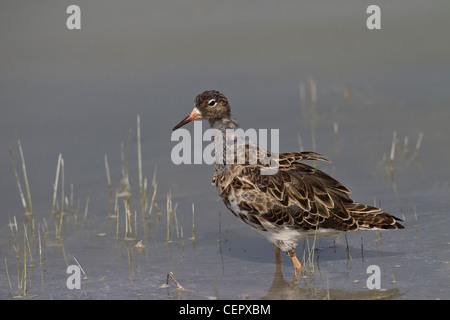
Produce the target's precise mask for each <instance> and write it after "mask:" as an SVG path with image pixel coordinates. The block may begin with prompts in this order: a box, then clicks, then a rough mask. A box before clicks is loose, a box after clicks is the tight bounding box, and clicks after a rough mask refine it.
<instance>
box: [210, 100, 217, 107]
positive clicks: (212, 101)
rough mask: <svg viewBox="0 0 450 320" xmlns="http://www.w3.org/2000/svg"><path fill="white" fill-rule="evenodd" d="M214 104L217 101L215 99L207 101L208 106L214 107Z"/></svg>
mask: <svg viewBox="0 0 450 320" xmlns="http://www.w3.org/2000/svg"><path fill="white" fill-rule="evenodd" d="M216 104H217V102H216V100H215V99H211V100H209V101H208V106H210V107H215V106H216Z"/></svg>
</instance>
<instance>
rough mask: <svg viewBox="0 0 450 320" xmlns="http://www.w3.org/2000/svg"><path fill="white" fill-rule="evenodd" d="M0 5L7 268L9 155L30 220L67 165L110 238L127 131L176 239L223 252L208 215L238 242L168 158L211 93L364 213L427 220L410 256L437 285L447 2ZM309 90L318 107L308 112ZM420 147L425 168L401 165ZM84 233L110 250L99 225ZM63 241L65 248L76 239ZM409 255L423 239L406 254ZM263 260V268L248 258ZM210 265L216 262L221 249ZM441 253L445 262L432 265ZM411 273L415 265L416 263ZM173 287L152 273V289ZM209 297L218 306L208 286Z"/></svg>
mask: <svg viewBox="0 0 450 320" xmlns="http://www.w3.org/2000/svg"><path fill="white" fill-rule="evenodd" d="M71 4H75V5H78V6H79V7H80V9H81V30H68V29H67V27H66V20H67V18H68V17H69V14H67V13H66V9H67V7H68V6H69V5H71ZM371 4H377V5H379V6H380V8H381V30H368V29H367V27H366V20H367V18H368V17H369V14H367V13H366V9H367V7H368V6H369V5H371ZM0 6H1V10H0V39H1V44H0V110H1V113H2V116H1V117H0V176H1V180H0V181H1V182H0V199H1V203H2V205H1V209H0V210H1V212H0V223H1V228H2V229H1V230H2V234H4V236H1V237H0V242H1V243H2V244H1V251H0V255H2V256H3V255H5V256H8V255H9V253H8V252H9V250H10V244H8V239H9V238H10V235H9V233H10V231H9V230H8V229H9V228H8V226H7V225H8V223H9V221H10V220H11V217H14V216H16V217H17V218H18V219H19V220H24V218H23V209H22V206H21V202H20V197H19V192H18V189H17V184H16V179H15V176H14V171H13V168H12V165H11V158H10V153H9V150H10V148H12V151H13V153H14V155H15V159H16V162H17V164H18V166H19V167H20V160H19V159H20V158H19V151H18V145H17V141H18V140H19V139H20V141H21V143H22V147H23V152H24V157H25V161H26V166H27V174H28V180H29V182H30V189H31V196H32V200H33V209H34V210H35V213H36V216H37V218H38V219H42V218H43V217H51V205H52V195H53V182H54V179H55V170H56V166H57V159H58V154H59V153H62V155H63V158H64V166H65V181H66V186H67V188H69V185H70V184H73V189H74V190H75V192H74V194H75V197H76V198H78V199H82V200H81V201H82V203H84V202H85V199H86V197H87V196H88V194H89V195H90V205H89V216H90V217H92V219H95V218H96V219H98V220H99V221H103V220H102V219H103V218H104V217H106V216H107V210H108V187H107V181H106V174H105V164H104V155H105V154H107V155H108V160H109V166H110V170H111V173H112V179H113V181H116V180H117V178H118V177H119V176H120V173H121V153H120V152H121V151H120V150H121V149H120V148H121V147H120V144H121V143H125V144H126V143H127V139H128V135H129V131H130V129H131V132H132V133H131V137H132V138H131V147H130V150H131V151H130V162H129V163H130V164H129V166H130V175H131V177H132V178H133V177H134V180H133V179H130V180H131V187H132V190H135V191H136V190H137V182H136V179H135V177H136V175H137V161H136V154H135V151H134V150H135V147H136V135H135V133H136V117H137V115H140V119H141V135H142V138H141V139H142V159H143V171H144V174H145V175H146V176H147V177H149V179H151V177H152V175H153V172H154V169H155V166H156V167H157V181H158V194H157V198H156V200H157V202H159V204H160V207H162V208H164V207H165V201H166V194H167V192H168V191H169V190H171V192H172V196H173V201H174V202H177V203H178V211H179V213H178V217H179V219H180V221H181V223H185V228H184V229H185V232H187V231H186V230H189V223H190V221H191V219H192V214H191V204H192V203H193V202H194V203H195V206H196V219H197V220H198V226H197V224H196V228H197V229H196V230H197V232H198V233H200V234H201V233H204V239H207V240H208V241H213V242H215V241H216V238H217V228H218V222H217V220H218V211H220V212H222V214H221V219H222V222H223V224H222V227H223V228H225V229H226V228H227V227H228V228H229V230H230V231H229V232H233V231H232V230H234V229H235V230H237V231H234V232H237V233H239V232H241V231H239V230H241V229H240V228H241V224H240V222H239V221H237V220H234V217H232V215H230V214H229V213H228V212H227V210H226V208H225V207H224V206H223V205H222V203H221V202H218V197H217V195H216V191H215V189H214V187H212V186H211V185H210V179H211V177H212V172H213V169H212V167H208V166H206V165H184V166H183V165H181V166H175V165H173V164H172V163H171V161H170V152H171V149H172V147H173V146H174V145H175V144H176V143H174V142H172V141H171V140H170V135H171V130H172V128H173V126H174V125H175V124H177V123H178V122H179V121H180V120H181V119H183V118H184V117H185V116H186V115H187V114H188V113H189V112H190V111H191V110H192V107H193V102H194V99H195V96H196V95H197V94H198V93H201V92H203V91H204V90H208V89H215V90H220V91H222V92H223V93H224V94H225V95H226V96H227V97H228V99H229V101H230V104H231V107H232V112H233V115H234V116H235V117H236V118H237V119H238V120H239V122H240V124H241V126H242V127H243V128H279V129H280V137H281V141H280V151H281V152H283V151H286V152H287V151H295V150H298V149H299V147H300V146H301V147H302V148H303V149H305V150H312V149H315V151H317V152H319V153H322V154H324V155H326V156H327V157H328V158H330V159H331V160H332V161H333V164H332V165H331V166H323V168H324V171H327V172H328V173H330V174H332V175H333V176H334V177H335V178H337V179H339V180H340V181H342V182H343V183H344V184H345V185H346V186H347V187H349V188H350V189H351V190H352V191H353V197H354V198H356V199H357V200H359V201H361V202H367V203H374V201H375V202H376V204H377V205H380V204H382V205H383V208H385V209H387V210H388V211H390V212H395V213H396V215H398V216H400V217H402V215H403V217H404V218H408V219H407V220H408V221H409V222H410V225H412V226H414V221H415V220H414V213H413V206H415V207H416V209H417V211H419V212H420V213H421V214H422V217H424V218H423V219H422V220H421V219H419V221H421V222H424V221H430V222H431V224H430V225H429V226H428V225H426V226H427V227H426V230H427V232H430V231H432V230H434V232H435V233H436V235H435V236H434V237H431V238H430V242H429V243H428V244H426V245H424V246H423V247H422V248H421V249H420V250H416V251H415V252H422V253H425V252H427V253H428V254H431V255H433V256H432V257H430V260H431V261H433V260H435V259H438V260H439V261H440V263H442V264H439V266H436V265H433V266H430V268H434V269H435V268H438V269H439V268H441V267H443V266H444V268H445V265H444V264H443V263H445V262H448V261H449V257H448V252H449V250H448V239H449V238H448V231H446V230H444V229H443V227H439V226H442V225H446V224H447V223H448V222H449V218H448V209H445V208H447V206H448V204H449V203H448V198H449V197H448V196H449V188H448V184H449V182H450V173H449V170H448V163H449V161H450V151H449V150H450V149H449V148H448V146H449V142H450V129H449V126H448V123H449V119H450V90H449V85H450V36H449V30H450V22H449V14H450V2H449V1H447V0H442V1H439V0H433V1H427V2H424V1H418V0H401V1H395V2H392V1H391V2H386V1H383V2H376V3H375V2H374V1H365V0H364V1H361V0H346V1H331V0H330V1H320V2H318V1H290V0H286V1H276V2H274V1H266V0H264V1H261V0H258V1H254V0H251V1H234V0H233V1H226V2H225V1H209V0H208V1H206V0H205V1H201V0H189V1H175V0H164V1H138V0H129V1H116V0H114V1H111V0H108V1H106V0H97V1H84V0H77V1H47V0H41V1H12V0H3V1H2V4H1V5H0ZM311 83H313V84H314V85H315V87H316V91H317V98H316V103H315V104H316V106H315V107H314V108H315V109H314V110H313V107H311V99H310V98H311V97H310V85H311ZM302 99H304V101H303V100H302ZM336 127H337V128H338V131H337V132H336ZM186 128H188V129H190V130H191V126H186ZM204 128H206V123H204ZM394 131H395V132H396V137H397V139H398V145H397V148H398V149H399V150H401V151H400V152H399V153H398V154H399V155H401V154H402V152H403V149H407V150H409V153H408V156H405V157H403V158H400V159H403V160H398V159H399V158H398V157H399V156H398V155H397V157H396V161H395V165H396V171H395V174H396V175H395V184H394V183H393V182H394V181H393V179H392V176H391V177H389V173H386V172H387V171H386V167H384V165H385V164H386V159H387V160H389V157H390V152H391V145H392V140H393V132H394ZM421 134H423V141H422V144H421V148H420V160H421V162H420V163H419V162H416V161H415V160H414V159H412V160H411V158H410V156H411V155H412V154H413V153H414V148H415V147H416V143H417V141H418V139H419V136H420V135H421ZM406 137H408V138H406ZM405 139H406V140H407V141H409V142H408V143H407V145H405V143H406V142H405ZM205 144H206V143H205ZM299 144H300V145H299ZM404 147H405V148H404ZM383 159H384V160H383ZM321 166H322V165H321ZM133 188H134V189H133ZM430 210H431V212H430ZM433 212H435V213H433ZM183 213H184V215H183ZM419 217H421V215H419ZM47 219H50V218H47ZM416 222H417V220H416ZM447 225H448V224H447ZM242 228H244V229H242V233H246V232H247V229H245V226H244V227H242ZM439 228H442V229H439ZM92 229H94V230H95V231H94V232H95V233H100V232H102V233H103V232H104V233H107V234H112V235H113V236H114V235H115V233H114V232H115V230H114V229H113V230H114V231H110V230H109V229H108V227H104V229H103V227H102V225H101V224H100V225H99V226H97V225H95V224H93V225H92ZM412 229H414V227H413V228H412ZM51 230H53V229H51ZM410 232H411V233H410V235H411V237H412V231H410ZM78 236H79V235H78ZM234 236H236V235H234ZM72 237H74V238H75V239H78V238H77V235H72ZM230 237H232V236H230ZM252 237H254V240H251V239H253V238H252ZM393 237H394V239H397V238H395V237H396V236H393ZM399 237H400V236H399ZM445 237H447V238H446V239H447V240H442V239H444V238H445ZM66 238H67V239H68V240H67V241H70V239H71V236H70V234H68V235H67V236H66ZM235 238H236V239H240V238H239V237H237V236H236V237H235ZM359 238H360V236H356V238H355V239H357V240H356V244H355V247H356V248H357V250H359V245H360V243H359V242H360V240H359ZM424 238H426V237H425V236H421V237H420V239H424ZM211 239H212V240H211ZM247 239H250V240H247ZM403 239H404V238H403ZM407 239H408V238H407ZM411 239H416V238H409V240H404V241H406V243H408V244H409V243H410V242H412V241H413V240H411ZM77 241H78V240H77ZM242 241H243V242H245V241H249V249H248V250H246V252H251V251H252V250H256V251H255V252H258V254H259V255H261V256H263V257H264V258H263V261H265V262H268V263H269V267H268V270H271V267H272V266H271V265H270V262H271V259H273V257H272V255H273V253H272V250H271V248H270V245H269V244H268V243H264V241H265V240H264V239H262V238H258V236H257V235H253V233H252V234H250V235H245V236H243V237H242ZM252 241H253V242H252ZM396 241H397V240H393V242H396ZM442 241H443V242H442ZM81 243H82V242H81ZM228 244H229V245H230V251H231V250H232V248H235V247H233V245H232V241H231V240H230V242H228ZM253 244H254V246H253ZM81 246H82V245H81ZM198 246H199V247H200V248H201V247H202V245H201V243H200V244H198ZM238 246H239V245H238ZM263 246H264V247H266V248H265V249H266V250H265V251H263V252H259V251H258V249H255V247H263ZM74 247H75V248H77V249H75V248H74ZM148 247H150V245H148ZM406 247H408V246H406ZM72 248H74V249H72V251H76V250H81V248H79V247H77V246H76V245H72ZM205 248H208V247H205ZM251 248H253V249H251ZM393 248H395V249H393V250H400V251H402V249H398V247H395V246H394V247H393ZM205 250H206V251H205V252H210V251H209V250H211V252H213V253H215V254H216V253H217V250H216V248H215V247H213V248H210V249H205ZM405 250H406V251H408V250H409V249H405ZM442 251H444V252H445V251H446V252H447V256H446V257H441V258H438V257H439V256H440V255H439V252H442ZM68 252H69V255H70V249H68ZM81 252H82V251H81ZM408 252H409V251H408ZM403 253H404V252H403ZM54 255H55V256H56V255H57V254H54ZM80 255H82V253H80ZM205 255H206V253H205ZM399 255H400V256H401V257H405V256H408V255H407V254H402V253H399ZM243 256H246V254H244V253H242V254H241V253H239V254H237V255H236V256H235V257H238V258H242V257H243ZM416 258H417V259H418V260H417V261H423V259H424V256H423V255H421V254H418V256H417V257H416ZM48 259H49V260H50V259H51V254H50V253H48ZM330 259H331V258H330ZM409 259H413V258H411V256H409ZM79 260H80V259H79ZM160 260H163V261H165V259H163V258H161V259H160ZM331 260H332V259H331ZM256 261H258V260H257V259H256ZM408 261H409V262H410V261H411V260H406V262H405V261H404V262H403V263H404V264H408ZM222 262H223V261H222ZM235 262H236V261H234V260H233V263H235ZM252 262H254V261H253V260H252V259H250V262H249V261H247V262H246V263H252ZM164 263H165V262H162V264H163V265H164ZM236 263H239V260H237V262H236ZM285 264H286V265H287V266H290V265H289V261H285ZM392 264H393V265H397V264H401V263H400V262H395V263H392ZM225 265H227V264H226V262H225ZM222 266H223V265H222ZM2 268H3V267H2ZM249 268H250V267H249ZM446 268H447V269H446V270H447V271H448V264H447V267H446ZM169 269H170V268H167V270H169ZM219 269H220V268H219ZM434 269H433V270H434ZM167 270H166V269H164V271H161V272H160V275H161V277H162V278H164V277H165V274H166V273H165V271H167ZM239 270H241V269H239ZM426 270H428V269H426V268H425V269H424V270H421V271H420V272H419V271H414V272H412V274H416V275H417V274H421V273H422V272H425V271H426ZM0 272H2V273H3V274H4V270H3V269H0ZM271 272H272V271H270V272H269V273H271ZM410 274H411V273H410ZM443 274H447V275H443ZM433 275H434V276H433V280H432V283H435V284H437V283H449V282H448V281H447V280H448V272H447V273H436V272H435V273H433ZM100 276H101V275H99V277H100ZM411 277H412V276H411ZM442 277H444V278H442ZM209 278H214V279H215V280H214V281H216V282H215V283H216V284H217V283H219V285H218V286H219V291H220V290H223V291H221V292H222V296H225V297H232V298H235V297H236V296H234V295H233V294H232V293H230V294H229V295H227V294H226V293H225V292H227V291H226V289H225V287H226V286H224V287H220V283H221V282H220V281H221V280H220V277H219V276H217V277H216V276H214V275H210V276H209ZM4 280H5V279H3V280H2V281H4ZM223 281H224V282H226V280H223ZM446 281H447V282H446ZM5 283H6V282H5ZM404 283H406V284H407V285H406V286H405V288H409V286H410V285H412V284H413V278H408V276H405V278H404ZM205 286H206V287H208V286H209V287H208V288H209V289H208V290H212V291H213V289H211V288H213V286H212V285H211V284H210V283H209V284H208V285H205ZM8 287H9V286H8ZM250 287H251V285H250ZM424 287H426V286H424ZM204 288H205V287H202V289H200V290H203V289H204ZM427 288H428V287H427ZM430 288H434V286H433V285H430V287H429V288H428V289H424V292H423V293H420V292H418V291H410V293H409V294H410V295H409V296H407V297H424V296H427V295H429V296H432V297H442V295H444V296H445V297H447V298H448V297H449V287H448V285H447V287H444V288H440V289H439V290H438V289H436V290H437V291H433V289H430ZM235 289H236V288H231V289H230V292H232V291H235ZM204 290H206V289H204ZM206 291H207V290H206ZM237 291H239V290H237ZM6 292H8V290H7V291H6ZM227 293H228V292H227ZM6 294H7V293H5V295H6ZM52 294H54V293H52ZM52 294H50V296H52ZM239 294H241V293H239ZM415 294H417V296H415ZM256 295H257V294H256ZM261 295H262V294H261ZM44 297H45V295H44ZM105 297H109V296H108V295H106V296H105ZM125 297H127V298H128V297H133V295H131V296H130V295H125ZM239 297H241V296H240V295H239Z"/></svg>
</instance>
